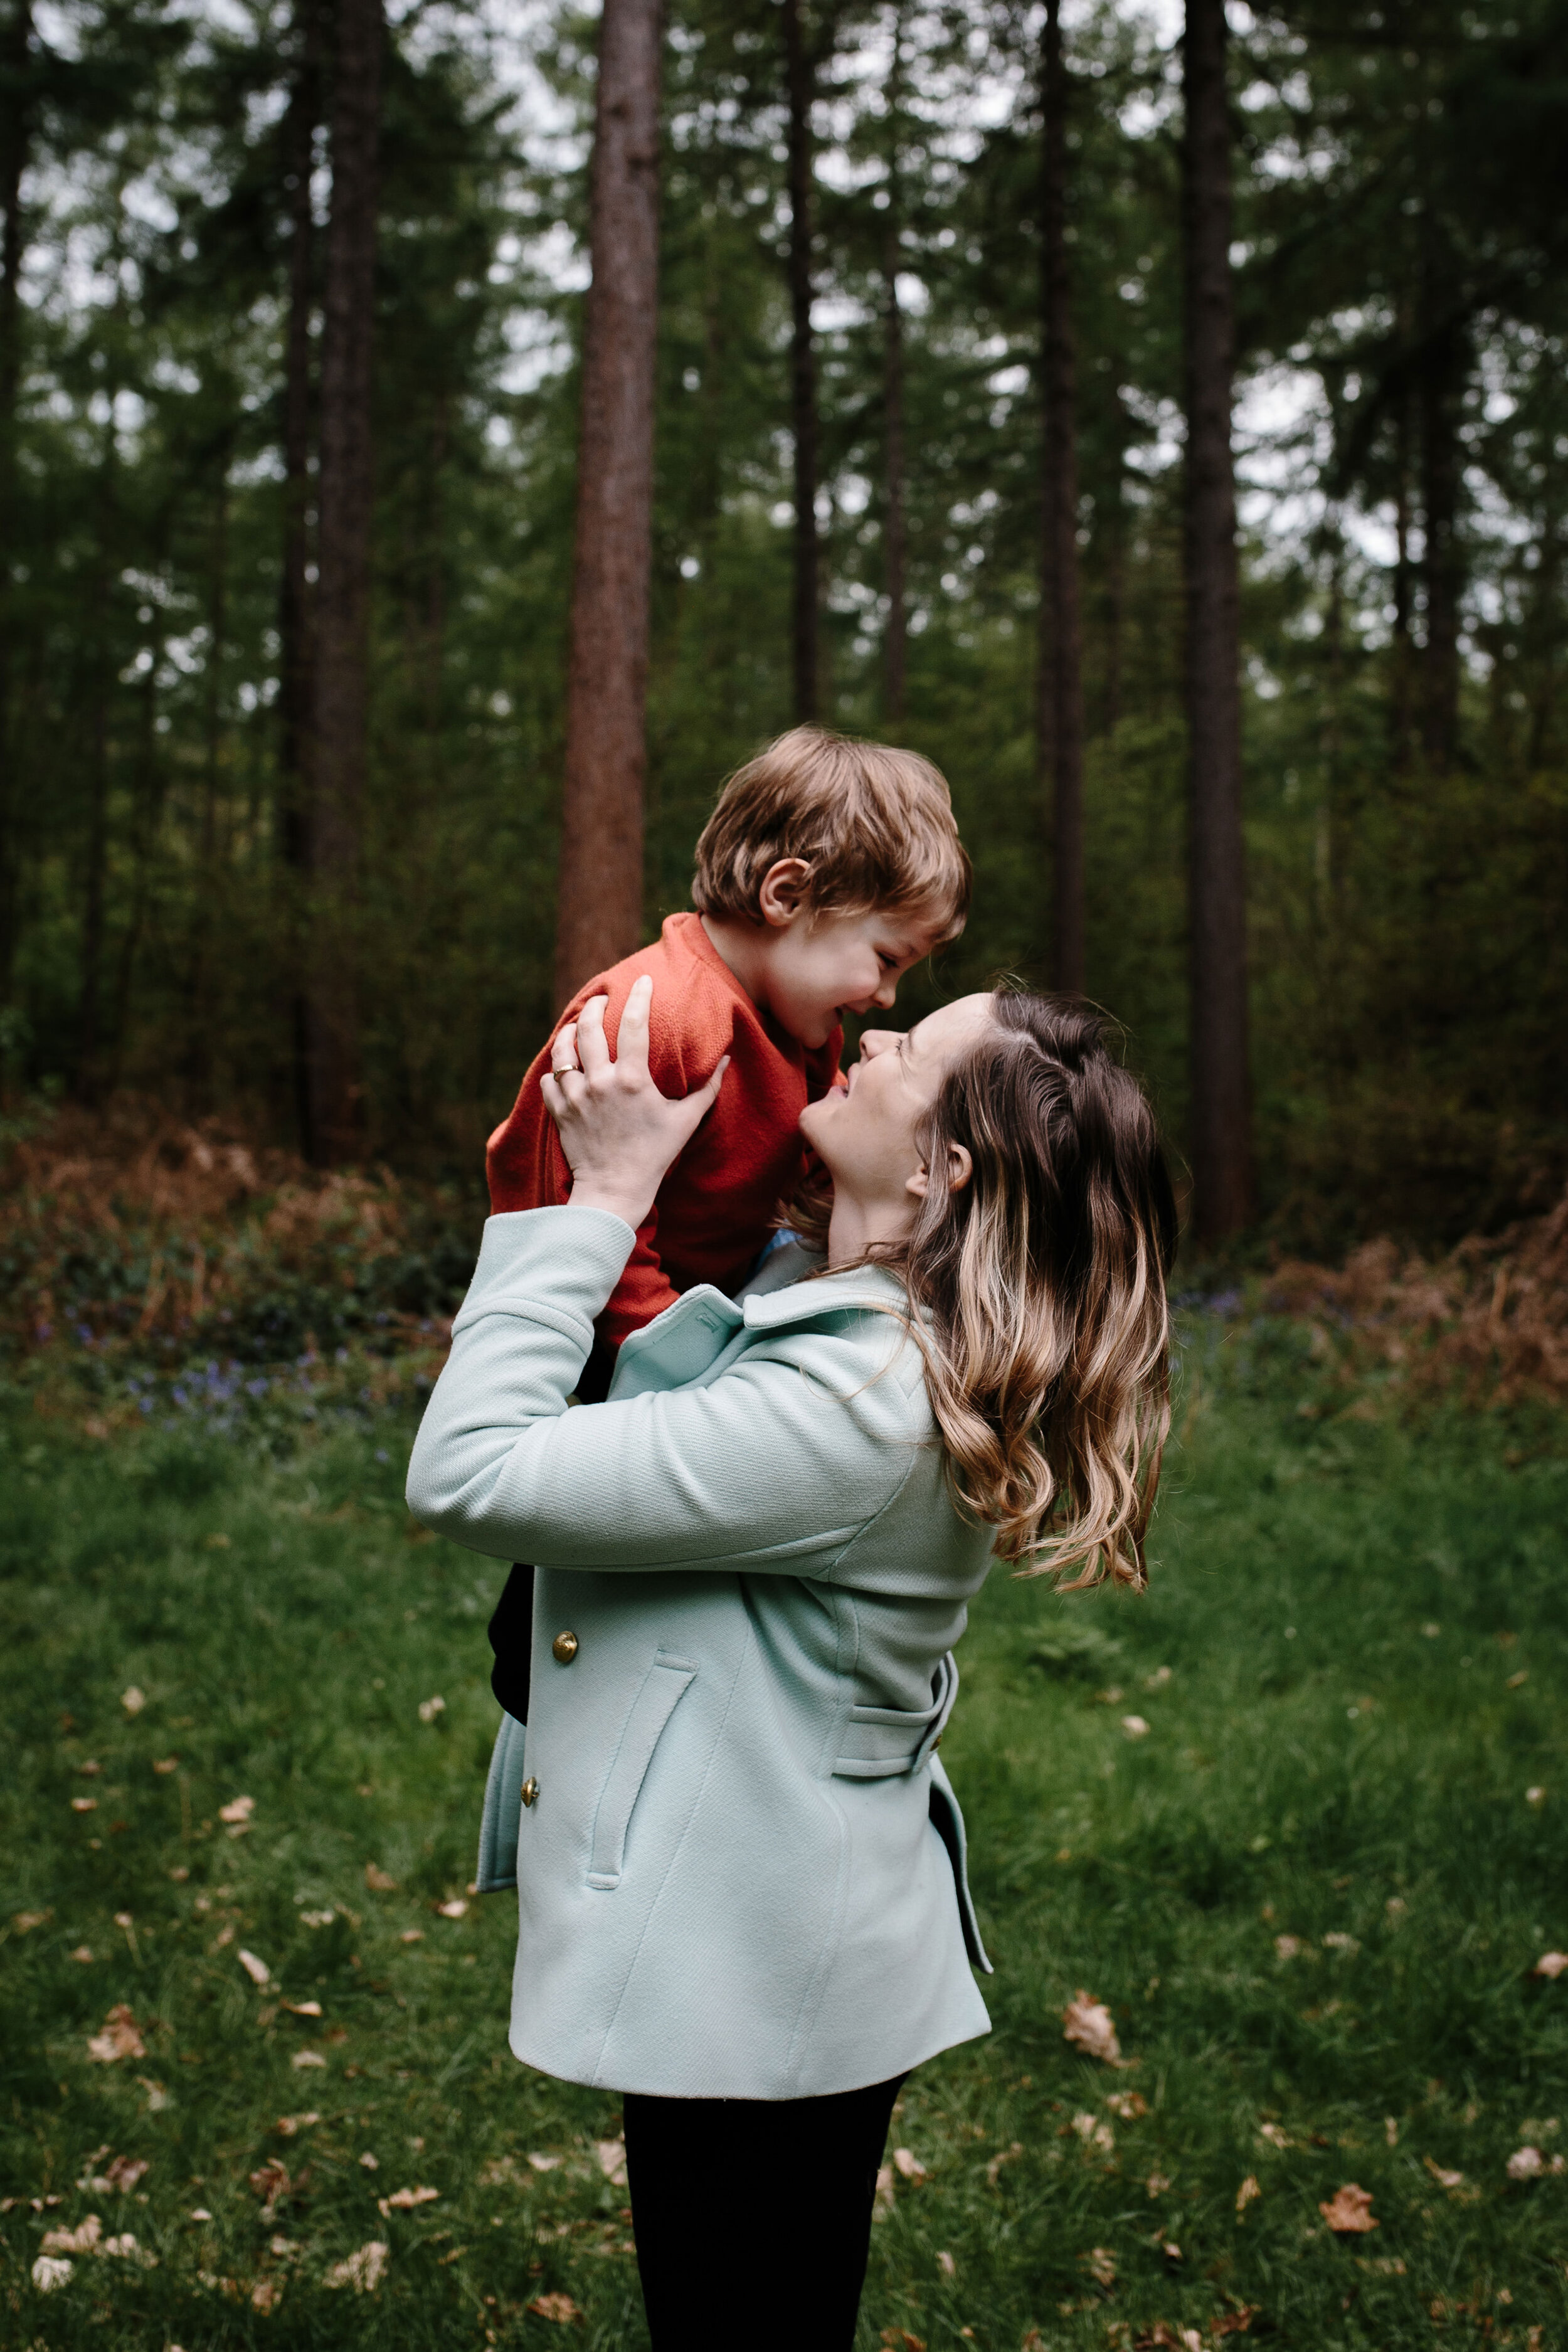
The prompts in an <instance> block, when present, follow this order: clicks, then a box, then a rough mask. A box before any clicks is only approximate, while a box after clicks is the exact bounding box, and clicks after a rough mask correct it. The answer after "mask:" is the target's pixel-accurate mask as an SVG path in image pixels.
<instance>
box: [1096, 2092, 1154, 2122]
mask: <svg viewBox="0 0 1568 2352" xmlns="http://www.w3.org/2000/svg"><path fill="white" fill-rule="evenodd" d="M1105 2104H1106V2105H1107V2106H1108V2107H1109V2108H1110V2112H1111V2114H1112V2115H1113V2116H1121V2120H1122V2122H1123V2123H1124V2124H1131V2123H1136V2122H1137V2120H1138V2117H1139V2116H1146V2115H1147V2114H1148V2112H1149V2102H1148V2100H1147V2099H1146V2098H1145V2097H1144V2096H1143V2094H1142V2091H1112V2092H1111V2093H1110V2095H1109V2096H1108V2097H1107V2099H1106V2102H1105Z"/></svg>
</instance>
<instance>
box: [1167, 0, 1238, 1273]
mask: <svg viewBox="0 0 1568 2352" xmlns="http://www.w3.org/2000/svg"><path fill="white" fill-rule="evenodd" d="M1183 80H1184V96H1185V124H1184V137H1183V154H1182V161H1183V195H1184V215H1185V219H1184V226H1185V253H1184V261H1185V279H1186V285H1185V296H1186V301H1185V352H1184V357H1185V374H1186V412H1187V447H1186V515H1185V533H1184V542H1185V543H1184V558H1185V571H1186V608H1187V610H1186V618H1187V642H1186V699H1187V734H1188V747H1189V758H1190V761H1191V783H1190V830H1189V859H1190V881H1189V894H1190V895H1189V923H1190V932H1191V948H1190V952H1191V1034H1190V1043H1189V1052H1190V1056H1191V1071H1192V1112H1191V1129H1192V1169H1193V1188H1194V1228H1195V1231H1196V1233H1197V1234H1198V1236H1199V1238H1200V1239H1202V1240H1205V1241H1217V1240H1219V1239H1221V1238H1222V1237H1223V1236H1224V1235H1226V1234H1231V1233H1234V1232H1236V1231H1237V1228H1238V1227H1240V1226H1241V1225H1244V1224H1245V1223H1247V1218H1248V1217H1249V1215H1250V1214H1251V1212H1252V1202H1253V1175H1252V1137H1251V1118H1250V1103H1249V1087H1248V1077H1247V882H1246V864H1245V857H1244V854H1243V845H1242V824H1241V693H1240V675H1239V663H1240V644H1239V621H1240V612H1239V607H1240V591H1239V582H1238V577H1237V548H1236V483H1235V475H1234V469H1233V465H1232V456H1231V439H1230V429H1231V385H1232V379H1233V376H1234V373H1235V367H1236V324H1235V307H1234V291H1233V288H1232V284H1231V273H1230V233H1231V187H1230V172H1231V157H1230V143H1231V133H1230V110H1229V105H1228V101H1227V98H1226V19H1225V0H1186V37H1185V44H1184V73H1183Z"/></svg>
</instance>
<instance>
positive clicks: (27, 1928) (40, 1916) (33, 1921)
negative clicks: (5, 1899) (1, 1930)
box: [11, 1911, 51, 1936]
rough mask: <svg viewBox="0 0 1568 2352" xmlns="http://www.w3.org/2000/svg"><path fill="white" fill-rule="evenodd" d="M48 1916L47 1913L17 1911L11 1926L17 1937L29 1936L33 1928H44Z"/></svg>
mask: <svg viewBox="0 0 1568 2352" xmlns="http://www.w3.org/2000/svg"><path fill="white" fill-rule="evenodd" d="M50 1916H51V1914H50V1913H48V1912H47V1911H18V1912H17V1914H16V1917H15V1918H14V1919H13V1920H12V1922H11V1925H12V1927H15V1929H16V1933H17V1935H18V1936H30V1935H31V1934H32V1932H33V1929H34V1928H35V1927H43V1926H45V1925H46V1923H47V1920H48V1919H49V1917H50Z"/></svg>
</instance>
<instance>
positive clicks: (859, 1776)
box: [833, 1650, 958, 1780]
mask: <svg viewBox="0 0 1568 2352" xmlns="http://www.w3.org/2000/svg"><path fill="white" fill-rule="evenodd" d="M957 1696H958V1668H957V1666H956V1665H955V1664H953V1657H952V1651H951V1650H944V1651H943V1652H942V1656H941V1657H940V1658H939V1659H938V1660H937V1663H936V1668H935V1671H934V1672H933V1674H932V1675H931V1705H930V1706H923V1707H916V1708H912V1709H910V1710H907V1711H906V1710H905V1709H904V1708H902V1707H894V1706H852V1707H851V1708H850V1710H849V1715H848V1719H847V1722H846V1724H845V1726H844V1734H843V1741H844V1744H843V1747H842V1749H841V1751H840V1752H839V1754H838V1755H837V1756H836V1757H835V1758H834V1759H833V1769H834V1772H835V1773H836V1774H837V1777H838V1778H839V1779H840V1780H892V1779H893V1778H894V1777H895V1775H897V1774H899V1773H901V1772H918V1771H919V1770H920V1769H921V1765H922V1764H923V1763H924V1762H925V1761H926V1759H927V1758H928V1757H929V1756H930V1755H931V1753H932V1752H933V1750H934V1749H935V1747H936V1744H937V1741H938V1740H939V1739H940V1738H942V1732H943V1730H944V1729H945V1728H946V1726H947V1718H948V1717H949V1716H950V1715H951V1714H952V1702H953V1700H954V1699H955V1698H956V1697H957Z"/></svg>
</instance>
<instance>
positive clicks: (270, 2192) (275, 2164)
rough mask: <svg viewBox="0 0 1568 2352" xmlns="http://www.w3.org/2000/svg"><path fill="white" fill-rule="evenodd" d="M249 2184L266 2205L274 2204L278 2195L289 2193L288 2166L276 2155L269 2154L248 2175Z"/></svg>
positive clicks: (284, 2195) (283, 2195) (285, 2195)
mask: <svg viewBox="0 0 1568 2352" xmlns="http://www.w3.org/2000/svg"><path fill="white" fill-rule="evenodd" d="M250 2185H251V2187H252V2189H255V2191H256V2193H257V2195H258V2197H259V2198H260V2199H261V2200H262V2201H263V2203H264V2204H266V2205H268V2206H273V2205H276V2204H277V2202H278V2200H279V2198H280V2197H287V2195H288V2194H289V2168H288V2166H287V2165H286V2164H284V2163H282V2162H281V2161H280V2160H279V2158H277V2157H275V2156H269V2157H268V2159H267V2161H266V2163H265V2164H262V2165H258V2167H257V2169H256V2170H255V2171H254V2172H253V2173H252V2174H251V2176H250Z"/></svg>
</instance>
